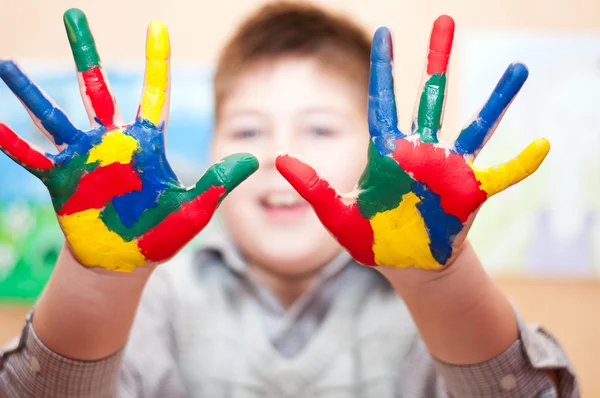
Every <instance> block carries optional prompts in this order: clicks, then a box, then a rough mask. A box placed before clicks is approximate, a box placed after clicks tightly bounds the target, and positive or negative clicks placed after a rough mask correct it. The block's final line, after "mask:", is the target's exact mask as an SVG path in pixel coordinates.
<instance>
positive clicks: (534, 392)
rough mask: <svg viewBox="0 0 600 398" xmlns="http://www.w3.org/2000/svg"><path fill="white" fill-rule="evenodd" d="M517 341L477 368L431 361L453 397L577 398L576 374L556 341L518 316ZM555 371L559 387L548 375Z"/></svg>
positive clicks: (477, 365) (538, 327)
mask: <svg viewBox="0 0 600 398" xmlns="http://www.w3.org/2000/svg"><path fill="white" fill-rule="evenodd" d="M517 319H518V327H519V339H518V340H517V341H515V342H514V343H513V344H512V345H511V346H510V347H509V348H508V349H507V350H506V351H505V352H503V353H502V354H500V355H499V356H497V357H495V358H493V359H491V360H489V361H487V362H484V363H481V364H476V365H451V364H447V363H443V362H440V361H436V360H434V364H435V367H436V368H437V371H438V372H439V374H440V375H441V376H442V378H443V380H444V384H445V388H446V389H447V391H448V393H449V394H450V395H451V396H453V397H543V398H546V397H547V398H550V397H561V398H567V397H568V398H571V397H579V386H578V383H577V379H576V376H575V371H574V370H573V367H572V365H571V364H570V362H569V360H568V358H567V356H566V354H565V353H564V351H563V350H562V348H561V347H560V345H559V344H558V342H557V341H556V340H555V339H554V338H553V337H552V336H551V335H550V334H549V333H547V332H546V331H545V330H544V329H543V328H541V327H540V326H539V325H528V324H526V323H525V322H524V321H523V320H522V318H521V317H520V316H519V315H518V314H517ZM551 371H554V372H556V375H557V378H558V388H556V387H555V383H554V381H553V379H552V378H551V377H550V375H549V372H551Z"/></svg>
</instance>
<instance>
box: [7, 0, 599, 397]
mask: <svg viewBox="0 0 600 398" xmlns="http://www.w3.org/2000/svg"><path fill="white" fill-rule="evenodd" d="M0 3H1V5H2V6H3V7H2V12H1V13H0V37H1V38H2V40H0V57H4V56H11V57H16V58H20V59H25V58H26V59H42V60H47V59H55V60H67V61H69V62H70V59H71V55H70V50H69V46H68V42H67V40H66V37H65V33H64V28H63V26H62V22H61V18H62V13H63V12H64V10H66V9H67V8H69V7H79V8H82V9H83V10H84V11H85V12H86V13H87V14H88V17H89V19H90V23H91V26H92V29H93V31H94V33H95V36H96V41H97V44H98V47H99V49H100V52H101V56H102V58H103V60H104V63H105V64H111V63H116V62H118V61H123V60H124V61H131V62H134V63H136V64H137V65H138V66H140V67H142V66H143V59H144V54H143V51H144V35H145V29H146V25H147V23H148V22H149V21H150V20H151V19H153V18H159V19H162V20H164V21H165V22H166V23H167V25H168V26H169V28H170V32H171V43H172V49H173V51H172V59H173V63H174V64H178V63H187V62H198V63H212V62H214V60H215V57H216V55H217V52H218V49H219V48H220V46H221V45H222V44H223V42H224V41H225V40H226V38H227V36H228V35H229V34H230V32H231V30H232V28H233V27H234V26H235V25H236V24H237V23H238V22H239V21H240V20H241V19H242V18H243V17H244V15H246V14H247V13H248V12H249V11H250V10H252V9H254V8H255V7H256V6H257V5H259V4H261V3H263V1H258V0H221V1H217V2H210V3H208V2H200V1H198V0H195V1H192V0H171V1H169V3H168V5H167V2H166V1H157V0H147V1H145V2H141V1H123V0H120V1H116V0H104V1H91V0H89V1H67V0H52V1H39V0H38V1H35V0H19V1H16V0H1V2H0ZM320 3H323V4H326V5H328V6H330V7H332V8H335V9H339V10H343V11H344V12H345V13H347V14H349V15H353V16H357V17H359V20H360V21H362V22H363V23H364V25H365V26H367V27H368V28H369V29H371V30H372V31H374V29H375V28H376V27H378V26H379V25H387V26H389V27H390V28H392V30H393V31H394V35H395V38H396V81H397V94H398V103H399V110H400V120H401V121H404V122H403V123H402V122H401V123H402V124H403V125H404V126H406V121H408V120H410V118H411V116H412V110H413V101H414V98H415V93H416V90H417V86H418V84H419V78H420V75H421V68H422V65H423V59H424V55H425V50H426V43H427V37H428V33H429V29H430V26H431V23H432V22H433V20H434V19H435V18H436V17H437V16H438V15H440V14H444V13H446V14H449V15H451V16H453V17H454V18H455V20H456V23H457V40H456V41H455V50H454V62H453V63H452V67H451V71H452V70H455V71H456V70H457V69H458V68H460V64H459V62H458V57H457V55H459V53H460V51H461V42H460V37H461V35H462V34H464V33H465V31H467V30H468V29H471V28H514V29H527V30H531V29H534V30H540V31H547V30H558V31H564V32H569V33H572V31H573V30H576V31H580V32H582V33H584V32H587V31H590V30H593V31H595V32H599V31H600V18H598V16H599V15H600V1H598V0H544V1H542V0H503V1H493V2H492V1H480V0H454V1H452V2H449V1H444V0H431V1H418V0H413V1H407V0H379V1H373V0H346V1H341V0H331V1H320ZM472 56H477V54H473V55H472ZM174 84H177V82H174ZM459 90H460V82H459V81H458V79H456V76H454V79H453V81H452V83H451V84H450V93H449V102H448V106H447V108H446V118H445V120H446V123H445V126H446V129H447V130H448V131H450V133H448V134H449V135H452V132H453V131H458V129H459V128H460V126H461V125H462V123H463V121H461V120H458V117H457V116H458V115H457V114H458V95H459ZM1 114H2V110H1V107H0V117H1ZM501 282H502V286H503V287H504V288H505V290H506V291H507V293H508V294H509V295H510V296H511V298H513V300H514V301H515V302H516V303H517V305H518V306H519V308H520V309H521V311H522V313H523V315H524V316H525V317H526V319H528V320H529V321H531V322H541V323H543V324H544V325H547V326H548V328H549V330H551V331H552V332H553V333H555V335H556V336H558V338H559V339H560V340H561V342H562V343H563V344H564V346H565V347H566V350H567V352H568V354H569V356H570V357H571V358H572V359H573V362H574V363H575V366H576V368H577V370H578V371H579V374H580V377H581V380H582V384H583V392H584V394H583V396H584V397H598V396H600V380H598V378H597V376H595V374H594V371H595V366H594V365H595V361H596V357H597V356H598V355H600V340H599V339H598V336H600V316H598V313H600V284H598V283H592V282H590V283H587V282H582V283H577V282H566V281H556V280H547V281H540V280H528V279H504V280H502V281H501ZM25 311H26V309H25V307H11V308H0V344H1V343H4V342H5V341H7V339H8V336H11V335H14V334H15V333H17V332H18V330H19V328H20V325H21V322H22V319H23V316H24V313H25Z"/></svg>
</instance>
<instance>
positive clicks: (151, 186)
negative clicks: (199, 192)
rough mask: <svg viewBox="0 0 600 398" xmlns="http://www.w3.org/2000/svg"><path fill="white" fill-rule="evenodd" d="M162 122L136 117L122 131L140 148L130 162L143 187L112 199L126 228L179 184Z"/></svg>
mask: <svg viewBox="0 0 600 398" xmlns="http://www.w3.org/2000/svg"><path fill="white" fill-rule="evenodd" d="M163 128H164V124H161V126H160V127H158V128H157V127H155V126H154V124H152V123H150V122H148V121H147V120H143V119H141V118H138V120H137V121H136V122H135V123H134V124H132V125H131V126H129V127H128V128H127V129H126V130H125V131H124V132H123V133H124V134H126V135H129V136H131V137H133V138H135V139H136V141H137V142H138V145H139V148H138V149H137V150H136V152H134V154H133V159H132V161H131V163H132V167H133V170H135V171H136V173H137V174H138V175H139V176H140V179H141V180H142V190H141V191H134V192H130V193H128V194H126V195H123V196H119V197H115V198H113V201H112V204H113V206H114V208H115V210H116V211H117V214H118V215H119V218H120V219H121V222H122V223H123V225H124V226H126V227H127V228H132V227H133V225H134V224H135V223H136V222H137V220H138V219H139V218H140V216H141V215H142V213H143V212H144V211H146V210H147V209H150V208H153V207H156V206H157V204H158V198H159V197H160V195H161V194H162V193H163V192H164V191H165V190H166V189H167V188H173V187H181V183H180V182H179V180H178V179H177V176H176V175H175V172H174V171H173V169H172V168H171V166H170V165H169V163H168V162H167V157H166V155H165V144H164V134H163V131H162V130H163Z"/></svg>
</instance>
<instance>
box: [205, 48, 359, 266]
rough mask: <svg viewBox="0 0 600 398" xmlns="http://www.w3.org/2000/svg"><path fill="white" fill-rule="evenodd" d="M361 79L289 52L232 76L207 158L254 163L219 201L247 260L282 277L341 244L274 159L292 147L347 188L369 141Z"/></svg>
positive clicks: (316, 262)
mask: <svg viewBox="0 0 600 398" xmlns="http://www.w3.org/2000/svg"><path fill="white" fill-rule="evenodd" d="M366 103H367V93H366V89H365V88H364V86H360V85H358V84H357V85H355V84H353V83H351V82H350V81H349V79H346V78H343V77H341V76H339V75H337V74H335V73H333V72H330V71H327V70H325V69H324V68H322V67H320V66H319V65H318V63H317V62H316V61H315V60H311V59H304V58H302V59H299V58H293V59H292V58H290V59H283V60H279V61H276V62H273V63H269V64H268V65H260V66H255V67H253V68H252V69H250V70H248V71H246V72H245V73H244V74H243V75H242V76H241V77H239V78H238V79H236V81H235V88H234V89H232V90H231V91H230V92H229V94H228V96H227V97H226V99H225V101H224V102H223V104H222V112H221V116H220V120H219V121H218V124H217V129H216V134H215V142H214V147H213V153H212V155H213V161H217V160H218V159H220V158H222V157H223V156H226V155H229V154H232V153H236V152H249V153H251V154H253V155H255V156H256V157H257V158H258V161H259V163H260V168H259V170H258V171H257V172H256V173H255V174H254V175H252V176H251V177H250V178H249V179H248V180H246V181H245V182H243V183H242V184H241V185H240V186H239V187H237V188H236V189H234V190H233V192H232V193H230V194H229V196H228V197H227V199H225V200H224V201H223V203H222V204H221V207H220V209H221V212H222V216H223V218H224V221H225V224H226V227H227V228H228V230H229V232H230V233H231V235H232V237H233V239H234V241H235V243H236V244H237V246H238V247H240V248H241V249H242V251H243V252H244V253H245V255H246V256H247V257H248V258H249V261H250V263H251V265H254V266H259V267H263V268H266V269H267V270H268V271H270V273H275V274H278V275H285V276H300V275H307V274H310V273H312V272H314V271H316V270H318V269H319V268H320V267H321V266H323V265H324V264H326V263H327V262H328V261H330V260H331V259H332V258H333V257H334V256H335V255H337V254H338V253H339V251H340V246H339V245H338V244H337V242H336V241H335V240H334V239H333V238H332V237H331V236H330V235H329V233H328V232H327V231H326V230H325V228H324V227H323V226H322V225H321V223H320V221H319V219H318V218H317V216H316V215H315V214H314V212H313V211H312V209H311V208H310V206H309V205H308V204H307V203H306V202H305V201H304V200H303V199H302V198H301V197H300V196H299V195H298V194H297V193H296V191H295V190H294V189H293V188H292V187H291V186H290V185H289V184H288V183H287V181H285V180H284V179H283V177H282V176H281V175H280V174H279V172H278V171H277V170H276V168H275V158H276V157H277V156H278V155H281V154H290V155H292V156H295V157H297V158H299V159H301V160H303V161H304V162H306V163H307V164H309V165H311V166H312V167H314V168H315V170H316V171H317V172H318V173H319V175H320V176H322V177H323V178H325V179H326V180H328V181H330V182H331V184H332V186H333V187H334V188H335V189H337V190H339V191H341V192H349V191H351V190H352V189H353V188H354V186H355V183H356V182H357V180H358V178H359V176H360V174H361V172H362V170H363V168H364V166H365V164H366V154H367V144H368V131H367V120H366Z"/></svg>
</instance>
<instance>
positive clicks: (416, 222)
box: [371, 192, 442, 269]
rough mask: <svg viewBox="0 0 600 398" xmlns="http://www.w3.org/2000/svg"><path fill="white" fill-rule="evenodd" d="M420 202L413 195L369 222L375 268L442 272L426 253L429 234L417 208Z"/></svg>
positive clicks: (428, 252) (407, 196)
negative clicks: (438, 270)
mask: <svg viewBox="0 0 600 398" xmlns="http://www.w3.org/2000/svg"><path fill="white" fill-rule="evenodd" d="M420 201H421V200H420V199H419V197H418V196H417V195H415V194H414V193H413V192H409V193H407V194H405V195H404V196H403V197H402V202H400V205H399V206H398V207H397V208H395V209H392V210H388V211H385V212H382V213H378V214H376V215H375V217H373V218H372V219H371V228H373V235H374V243H373V253H374V254H375V262H376V263H377V264H378V265H388V266H392V267H398V268H408V267H416V268H423V269H436V268H441V267H442V265H441V264H439V263H438V262H437V261H435V259H434V258H433V256H432V255H431V251H430V249H429V243H430V240H429V234H428V233H427V228H426V227H425V221H424V220H423V217H421V214H420V213H419V210H418V209H417V207H416V205H417V204H418V203H419V202H420Z"/></svg>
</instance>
